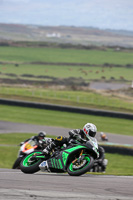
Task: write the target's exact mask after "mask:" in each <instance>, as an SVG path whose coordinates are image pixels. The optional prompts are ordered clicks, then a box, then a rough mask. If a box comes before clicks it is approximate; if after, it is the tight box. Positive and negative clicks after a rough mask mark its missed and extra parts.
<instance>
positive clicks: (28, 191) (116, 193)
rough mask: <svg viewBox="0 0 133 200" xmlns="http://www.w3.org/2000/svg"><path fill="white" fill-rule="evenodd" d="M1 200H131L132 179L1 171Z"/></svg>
mask: <svg viewBox="0 0 133 200" xmlns="http://www.w3.org/2000/svg"><path fill="white" fill-rule="evenodd" d="M0 180H1V181H0V199H1V200H9V199H10V200H16V199H17V200H18V199H19V200H21V199H24V200H30V199H36V200H42V199H43V200H44V199H53V200H57V199H62V200H65V199H72V200H79V199H80V200H81V199H87V200H88V199H90V200H132V199H133V198H132V196H133V190H132V186H133V178H132V177H130V176H129V177H122V176H105V175H99V176H98V175H97V176H96V175H90V174H86V175H83V176H80V177H72V176H69V175H68V174H49V173H44V172H38V173H36V174H23V173H22V172H21V171H19V170H11V169H0Z"/></svg>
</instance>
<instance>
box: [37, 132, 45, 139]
mask: <svg viewBox="0 0 133 200" xmlns="http://www.w3.org/2000/svg"><path fill="white" fill-rule="evenodd" d="M45 136H46V133H45V132H44V131H41V132H40V133H38V137H43V138H44V137H45Z"/></svg>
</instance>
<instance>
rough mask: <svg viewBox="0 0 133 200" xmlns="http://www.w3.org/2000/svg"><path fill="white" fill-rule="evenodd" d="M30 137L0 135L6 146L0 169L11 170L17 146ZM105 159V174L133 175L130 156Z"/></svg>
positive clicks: (111, 155) (132, 160) (109, 155)
mask: <svg viewBox="0 0 133 200" xmlns="http://www.w3.org/2000/svg"><path fill="white" fill-rule="evenodd" d="M32 135H33V134H30V133H12V134H11V133H10V134H0V144H3V145H7V146H0V152H1V159H0V168H12V166H13V163H14V161H15V160H16V158H17V154H18V150H19V148H20V147H19V146H17V145H19V144H20V142H22V141H24V140H25V139H27V138H29V137H31V136H32ZM48 137H54V136H48ZM8 145H9V146H8ZM105 157H106V158H107V159H108V165H107V170H106V174H112V175H133V170H132V165H133V159H132V157H131V156H125V155H124V156H123V155H119V154H110V153H106V154H105Z"/></svg>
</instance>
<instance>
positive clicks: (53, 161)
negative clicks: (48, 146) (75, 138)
mask: <svg viewBox="0 0 133 200" xmlns="http://www.w3.org/2000/svg"><path fill="white" fill-rule="evenodd" d="M83 148H84V149H86V147H85V146H81V145H77V146H75V147H71V148H70V147H69V148H68V149H66V150H64V151H61V152H60V154H58V155H57V156H55V157H53V158H50V159H48V160H47V165H48V168H49V169H50V171H51V172H54V171H60V172H65V171H66V167H67V162H68V160H69V158H70V155H71V153H74V152H76V151H79V150H80V149H83ZM55 169H56V170H55Z"/></svg>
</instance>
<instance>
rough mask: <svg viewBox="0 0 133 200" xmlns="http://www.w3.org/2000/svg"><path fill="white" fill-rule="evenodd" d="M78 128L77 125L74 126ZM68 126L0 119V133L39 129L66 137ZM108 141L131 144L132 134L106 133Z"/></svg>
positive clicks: (36, 130)
mask: <svg viewBox="0 0 133 200" xmlns="http://www.w3.org/2000/svg"><path fill="white" fill-rule="evenodd" d="M75 128H78V127H75ZM69 130H70V129H68V128H60V127H50V126H41V125H33V124H24V123H13V122H7V121H0V133H15V132H17V133H34V135H35V134H37V133H39V132H40V131H45V132H46V133H47V135H57V136H59V135H62V136H66V137H68V131H69ZM106 135H107V137H108V139H109V142H110V143H118V144H129V145H133V136H125V135H118V134H110V133H106ZM96 138H97V140H98V141H99V142H101V141H100V134H98V133H97V136H96Z"/></svg>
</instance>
